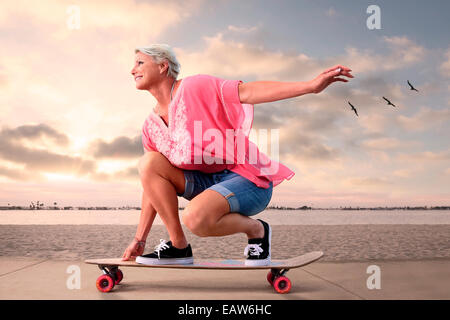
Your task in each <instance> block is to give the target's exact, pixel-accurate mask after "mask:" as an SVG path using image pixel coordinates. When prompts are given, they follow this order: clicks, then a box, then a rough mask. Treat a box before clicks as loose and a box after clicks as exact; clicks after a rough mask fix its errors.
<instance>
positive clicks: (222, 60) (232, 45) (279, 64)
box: [176, 33, 317, 80]
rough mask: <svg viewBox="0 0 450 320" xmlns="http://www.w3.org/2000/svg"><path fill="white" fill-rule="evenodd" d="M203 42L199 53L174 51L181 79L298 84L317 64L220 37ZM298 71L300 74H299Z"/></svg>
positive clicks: (306, 57) (294, 55)
mask: <svg viewBox="0 0 450 320" xmlns="http://www.w3.org/2000/svg"><path fill="white" fill-rule="evenodd" d="M203 40H204V43H205V45H204V48H202V49H201V50H199V51H191V52H189V51H187V50H184V49H177V50H176V51H177V56H178V57H179V60H180V61H182V65H183V67H182V70H181V72H182V75H183V76H187V75H192V74H198V73H207V74H212V75H217V76H221V77H229V78H236V77H253V78H258V79H261V78H271V79H278V78H284V79H286V78H287V77H289V78H293V77H296V78H297V80H298V79H299V78H304V79H305V80H306V79H307V77H308V76H309V75H310V74H311V73H312V71H313V70H316V69H317V62H313V61H312V59H311V58H309V57H308V56H307V55H305V54H287V53H283V52H281V51H267V50H265V49H264V48H263V47H260V46H255V45H247V44H246V42H244V41H241V42H239V41H234V40H226V39H225V36H224V34H223V33H218V34H216V35H215V36H213V37H204V38H203ZM200 61H201V63H199V62H200ZM299 69H301V70H302V71H301V72H300V73H299V72H298V70H299Z"/></svg>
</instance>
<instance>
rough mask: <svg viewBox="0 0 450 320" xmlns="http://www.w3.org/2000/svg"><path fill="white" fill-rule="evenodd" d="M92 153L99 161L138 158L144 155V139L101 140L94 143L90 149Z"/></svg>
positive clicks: (138, 137) (137, 137) (139, 136)
mask: <svg viewBox="0 0 450 320" xmlns="http://www.w3.org/2000/svg"><path fill="white" fill-rule="evenodd" d="M89 149H90V153H91V154H92V155H93V156H94V157H95V158H98V159H101V158H137V157H139V156H141V155H143V153H144V152H143V149H142V137H141V135H138V136H136V137H134V138H128V137H124V136H122V137H117V138H115V139H114V140H113V141H111V142H109V143H108V142H105V141H103V140H101V139H98V140H96V141H94V142H93V143H92V144H91V146H90V147H89Z"/></svg>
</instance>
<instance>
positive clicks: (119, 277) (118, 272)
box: [114, 269, 123, 284]
mask: <svg viewBox="0 0 450 320" xmlns="http://www.w3.org/2000/svg"><path fill="white" fill-rule="evenodd" d="M114 278H115V281H114V284H119V283H120V281H122V279H123V273H122V270H120V269H117V270H116V271H115V272H114Z"/></svg>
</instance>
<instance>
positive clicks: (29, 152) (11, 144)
mask: <svg viewBox="0 0 450 320" xmlns="http://www.w3.org/2000/svg"><path fill="white" fill-rule="evenodd" d="M42 137H50V138H51V141H53V143H55V144H56V145H60V146H61V145H62V146H67V145H68V144H69V141H68V139H67V137H66V136H65V135H64V134H62V133H60V132H57V131H56V130H54V129H52V128H51V127H49V126H48V125H45V124H39V125H24V126H19V127H17V128H15V129H2V130H1V131H0V155H1V158H2V160H6V161H9V162H12V163H14V164H15V165H23V166H24V167H23V170H24V171H25V172H30V174H31V173H36V174H38V172H40V171H42V172H64V173H67V172H71V173H73V174H76V175H86V174H88V173H90V172H93V171H94V170H95V162H94V161H91V160H84V159H82V158H81V157H72V156H68V155H65V154H60V153H55V152H52V151H49V150H48V149H50V150H51V149H52V148H51V147H49V145H42V146H43V147H44V148H40V149H39V148H36V147H27V146H26V142H30V141H31V142H34V143H33V145H35V146H39V144H37V143H35V140H36V139H40V138H42ZM2 173H3V175H5V176H8V177H16V178H20V177H25V175H18V174H17V172H16V171H14V170H9V171H8V170H3V172H2Z"/></svg>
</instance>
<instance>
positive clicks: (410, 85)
mask: <svg viewBox="0 0 450 320" xmlns="http://www.w3.org/2000/svg"><path fill="white" fill-rule="evenodd" d="M406 82H408V84H409V87H410V88H411V90H415V91H417V92H419V90H417V89H416V88H414V87H413V85H412V84H411V82H409V80H406Z"/></svg>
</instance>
